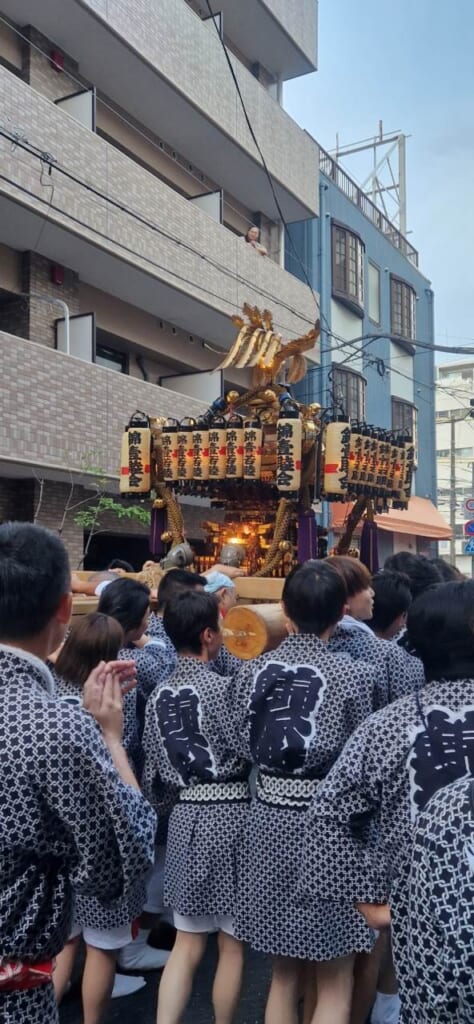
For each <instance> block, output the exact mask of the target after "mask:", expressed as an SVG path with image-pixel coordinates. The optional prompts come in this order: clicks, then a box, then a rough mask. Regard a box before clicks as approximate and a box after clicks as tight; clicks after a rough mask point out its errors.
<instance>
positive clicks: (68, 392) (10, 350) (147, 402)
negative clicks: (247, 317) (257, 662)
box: [0, 334, 206, 478]
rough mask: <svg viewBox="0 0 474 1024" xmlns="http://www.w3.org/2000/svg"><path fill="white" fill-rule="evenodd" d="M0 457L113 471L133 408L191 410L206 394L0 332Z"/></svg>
mask: <svg viewBox="0 0 474 1024" xmlns="http://www.w3.org/2000/svg"><path fill="white" fill-rule="evenodd" d="M0 365H1V367H2V374H1V376H0V408H1V409H2V416H1V418H0V460H2V459H3V460H6V461H8V460H13V461H15V462H19V463H25V464H27V465H28V466H30V465H36V466H38V467H40V468H44V469H48V468H50V469H60V470H66V471H73V472H75V473H76V474H79V475H82V477H84V476H85V475H87V472H88V471H89V473H90V470H91V467H93V466H94V467H97V468H99V469H100V470H101V472H103V473H104V475H105V476H108V477H112V478H117V477H118V470H119V463H120V441H121V436H122V432H123V429H124V425H125V423H126V422H127V421H128V419H129V417H130V416H131V414H132V413H133V412H135V410H136V409H143V410H145V412H147V413H148V415H150V416H160V415H162V416H179V417H183V416H193V415H198V414H199V413H200V412H203V411H204V410H205V408H206V405H205V403H204V402H199V401H196V400H195V399H192V398H187V397H186V396H185V395H177V394H176V393H175V392H174V391H168V390H167V389H166V388H160V387H158V386H157V385H155V384H147V383H145V382H144V381H140V380H137V379H136V378H134V377H128V376H126V375H124V374H120V373H116V372H115V371H114V370H106V369H104V368H103V367H101V366H96V365H95V364H94V363H86V362H83V361H82V360H80V359H76V358H75V357H74V356H67V355H64V354H63V353H61V352H56V351H53V350H52V349H50V348H44V349H43V350H42V352H41V357H39V355H38V348H37V346H36V345H35V343H34V342H32V341H25V340H24V339H20V338H12V336H11V335H9V334H0Z"/></svg>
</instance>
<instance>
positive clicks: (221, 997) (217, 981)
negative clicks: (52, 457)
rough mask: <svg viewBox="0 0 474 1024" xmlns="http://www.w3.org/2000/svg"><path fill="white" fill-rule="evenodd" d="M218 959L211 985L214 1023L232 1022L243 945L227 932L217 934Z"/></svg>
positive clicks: (242, 960)
mask: <svg viewBox="0 0 474 1024" xmlns="http://www.w3.org/2000/svg"><path fill="white" fill-rule="evenodd" d="M217 945H218V949H219V959H218V962H217V970H216V974H215V977H214V985H213V987H212V1005H213V1007H214V1016H215V1024H232V1021H233V1019H234V1013H235V1011H236V1008H237V1003H238V1001H239V996H240V986H241V984H242V971H243V967H244V947H243V945H242V943H241V942H239V940H238V939H234V937H233V936H232V935H228V934H227V932H219V934H218V936H217Z"/></svg>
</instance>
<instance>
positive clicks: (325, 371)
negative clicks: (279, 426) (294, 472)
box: [287, 149, 449, 564]
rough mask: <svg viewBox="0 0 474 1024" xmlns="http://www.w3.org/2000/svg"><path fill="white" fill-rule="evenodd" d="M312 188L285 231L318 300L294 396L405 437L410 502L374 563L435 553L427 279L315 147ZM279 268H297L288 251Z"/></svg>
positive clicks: (384, 535)
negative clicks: (298, 217)
mask: <svg viewBox="0 0 474 1024" xmlns="http://www.w3.org/2000/svg"><path fill="white" fill-rule="evenodd" d="M319 190H320V211H319V215H318V216H317V217H316V218H314V219H313V220H306V221H304V222H302V223H301V224H295V225H292V228H291V232H292V237H293V243H294V246H295V248H296V250H297V252H298V254H299V256H300V258H301V260H302V261H303V262H304V263H305V265H306V267H307V270H308V274H309V276H310V279H311V281H312V284H313V287H314V288H315V290H316V291H317V292H319V293H320V299H321V361H320V365H319V366H317V367H316V366H314V367H312V368H311V369H310V371H309V373H308V374H307V376H306V378H305V379H304V381H303V382H302V384H301V385H300V388H301V394H300V396H301V398H302V399H303V400H305V401H308V402H310V401H317V402H320V403H321V405H322V406H323V407H325V408H329V409H331V410H333V411H334V412H336V413H342V412H343V413H344V414H345V415H346V416H349V417H351V418H352V419H353V420H365V421H366V422H367V423H372V424H374V425H376V426H379V427H385V428H388V429H393V430H396V431H397V430H402V431H405V430H408V431H409V432H410V433H411V434H412V435H414V437H415V441H416V449H417V466H416V471H415V474H414V484H413V494H414V498H412V500H411V502H410V508H409V512H408V513H403V515H402V518H401V519H400V515H399V516H398V517H397V516H395V515H394V514H392V513H390V514H389V515H386V516H382V517H381V518H380V519H379V526H380V527H381V528H380V529H379V554H380V561H381V563H382V564H383V561H384V559H385V558H386V557H387V556H388V555H390V554H392V552H396V551H399V550H402V549H406V548H409V549H410V550H413V551H418V552H421V553H423V554H436V541H437V540H438V539H439V538H440V537H441V536H442V535H443V533H444V534H445V535H446V523H443V521H442V520H441V517H440V516H439V515H438V512H437V510H436V508H435V503H436V441H435V419H434V391H435V366H434V352H433V350H430V348H429V347H428V348H424V347H422V345H423V343H424V344H426V345H428V346H429V345H432V344H433V343H434V294H433V290H432V288H431V283H430V281H429V280H427V278H426V277H425V275H424V274H423V273H422V270H421V269H420V266H419V264H420V257H419V253H418V252H417V250H416V249H415V248H414V246H413V245H412V243H411V242H410V241H409V240H408V239H407V238H406V237H404V236H403V235H402V234H401V233H400V231H399V230H398V229H397V227H396V226H395V224H393V223H392V222H391V221H390V220H389V219H388V217H387V216H385V215H384V213H383V212H382V211H381V209H380V208H379V207H378V206H376V205H375V204H374V202H373V201H372V199H371V198H370V196H369V195H367V193H366V192H364V191H362V189H361V188H360V187H359V186H358V185H357V183H356V182H355V181H354V180H353V179H351V177H350V176H349V174H348V173H347V172H346V170H345V169H344V168H343V167H341V166H340V164H338V163H337V162H336V161H335V160H334V159H333V158H332V157H331V156H330V155H329V154H328V153H325V152H324V150H322V149H320V175H319ZM287 266H288V268H289V269H291V270H292V271H293V272H294V273H295V274H299V273H301V270H300V267H299V263H298V261H297V260H296V259H295V257H294V255H293V253H292V251H290V250H288V252H287ZM414 341H417V342H418V341H419V342H420V343H421V344H420V345H418V344H414V343H413V342H414ZM344 515H345V506H341V505H338V504H335V505H333V506H331V507H326V508H325V509H324V510H323V519H324V524H325V525H327V526H328V527H332V528H333V530H334V532H335V534H336V535H337V534H338V533H339V532H340V531H341V529H342V523H343V519H344ZM428 520H429V523H428ZM448 522H449V517H448ZM402 529H403V532H402Z"/></svg>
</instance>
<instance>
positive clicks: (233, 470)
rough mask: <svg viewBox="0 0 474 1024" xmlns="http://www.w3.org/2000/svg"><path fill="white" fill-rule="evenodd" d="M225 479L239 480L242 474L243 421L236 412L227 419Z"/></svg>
mask: <svg viewBox="0 0 474 1024" xmlns="http://www.w3.org/2000/svg"><path fill="white" fill-rule="evenodd" d="M226 435H227V436H226V446H227V470H226V478H227V480H241V479H242V477H243V475H244V421H243V418H242V416H239V415H238V414H237V413H232V415H231V416H230V417H229V419H228V420H227V432H226Z"/></svg>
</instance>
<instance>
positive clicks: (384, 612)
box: [367, 570, 412, 632]
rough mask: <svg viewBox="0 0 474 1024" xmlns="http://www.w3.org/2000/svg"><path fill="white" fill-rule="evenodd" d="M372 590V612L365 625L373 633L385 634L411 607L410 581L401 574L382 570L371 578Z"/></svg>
mask: <svg viewBox="0 0 474 1024" xmlns="http://www.w3.org/2000/svg"><path fill="white" fill-rule="evenodd" d="M372 589H373V591H374V610H373V613H372V618H371V620H370V622H368V623H367V625H369V626H371V628H372V629H373V630H375V631H380V632H385V630H387V629H389V627H390V626H391V625H392V624H393V623H394V622H395V619H398V617H399V616H400V615H403V614H404V612H407V611H408V609H409V607H410V605H411V602H412V596H411V591H410V581H409V579H408V576H406V575H405V573H403V572H389V571H387V570H384V571H382V572H378V573H376V574H375V576H373V577H372Z"/></svg>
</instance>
